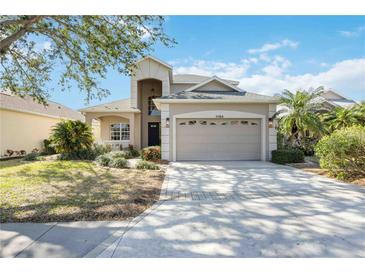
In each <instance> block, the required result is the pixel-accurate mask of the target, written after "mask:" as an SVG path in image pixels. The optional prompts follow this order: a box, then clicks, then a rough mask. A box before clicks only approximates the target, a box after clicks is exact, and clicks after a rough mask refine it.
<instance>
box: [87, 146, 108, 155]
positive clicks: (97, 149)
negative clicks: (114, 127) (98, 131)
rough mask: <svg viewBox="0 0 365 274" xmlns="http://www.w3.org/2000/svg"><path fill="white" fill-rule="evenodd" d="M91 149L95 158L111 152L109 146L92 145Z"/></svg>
mask: <svg viewBox="0 0 365 274" xmlns="http://www.w3.org/2000/svg"><path fill="white" fill-rule="evenodd" d="M92 149H93V150H94V151H95V155H96V156H99V155H102V154H106V153H109V152H111V151H112V147H111V145H100V144H94V146H93V148H92Z"/></svg>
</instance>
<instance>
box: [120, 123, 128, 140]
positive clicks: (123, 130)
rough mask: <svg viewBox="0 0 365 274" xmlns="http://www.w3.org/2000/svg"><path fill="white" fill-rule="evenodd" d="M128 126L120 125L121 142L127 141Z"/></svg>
mask: <svg viewBox="0 0 365 274" xmlns="http://www.w3.org/2000/svg"><path fill="white" fill-rule="evenodd" d="M129 135H130V134H129V124H121V140H129Z"/></svg>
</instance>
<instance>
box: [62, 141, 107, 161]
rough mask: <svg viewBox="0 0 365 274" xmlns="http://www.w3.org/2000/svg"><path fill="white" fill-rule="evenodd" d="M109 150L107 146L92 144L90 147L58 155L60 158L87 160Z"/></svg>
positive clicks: (93, 158) (92, 159)
mask: <svg viewBox="0 0 365 274" xmlns="http://www.w3.org/2000/svg"><path fill="white" fill-rule="evenodd" d="M108 152H110V150H109V147H108V146H104V145H97V144H94V145H93V147H92V148H89V149H81V150H79V151H73V152H69V153H62V154H61V155H60V156H59V159H60V160H89V161H94V160H95V159H96V157H98V156H99V155H103V154H106V153H108Z"/></svg>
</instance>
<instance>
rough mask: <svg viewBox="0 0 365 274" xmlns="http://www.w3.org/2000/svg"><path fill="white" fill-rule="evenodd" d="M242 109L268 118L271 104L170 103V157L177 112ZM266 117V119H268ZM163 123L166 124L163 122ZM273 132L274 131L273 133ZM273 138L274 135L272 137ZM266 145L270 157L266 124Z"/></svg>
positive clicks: (171, 156)
mask: <svg viewBox="0 0 365 274" xmlns="http://www.w3.org/2000/svg"><path fill="white" fill-rule="evenodd" d="M211 110H214V111H217V113H219V110H226V111H242V112H250V113H255V114H261V115H265V116H266V117H267V118H268V115H269V111H270V109H269V104H200V103H195V104H170V105H169V118H170V121H171V122H170V128H169V134H168V136H169V137H168V138H169V149H168V151H169V158H170V160H172V159H173V125H172V123H173V116H174V115H176V114H182V113H189V112H199V111H211ZM267 118H266V121H267ZM162 124H164V123H163V122H162ZM271 134H272V133H271ZM271 138H273V137H271ZM265 143H266V144H265V147H266V159H267V160H269V158H270V151H269V129H268V128H267V126H266V136H265Z"/></svg>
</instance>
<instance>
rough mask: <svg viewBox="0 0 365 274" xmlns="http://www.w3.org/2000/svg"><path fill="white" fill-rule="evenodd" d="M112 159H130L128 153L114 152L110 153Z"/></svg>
mask: <svg viewBox="0 0 365 274" xmlns="http://www.w3.org/2000/svg"><path fill="white" fill-rule="evenodd" d="M108 154H109V156H110V157H112V158H113V159H114V158H124V159H128V158H127V157H126V151H119V150H118V151H112V152H109V153H108Z"/></svg>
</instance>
